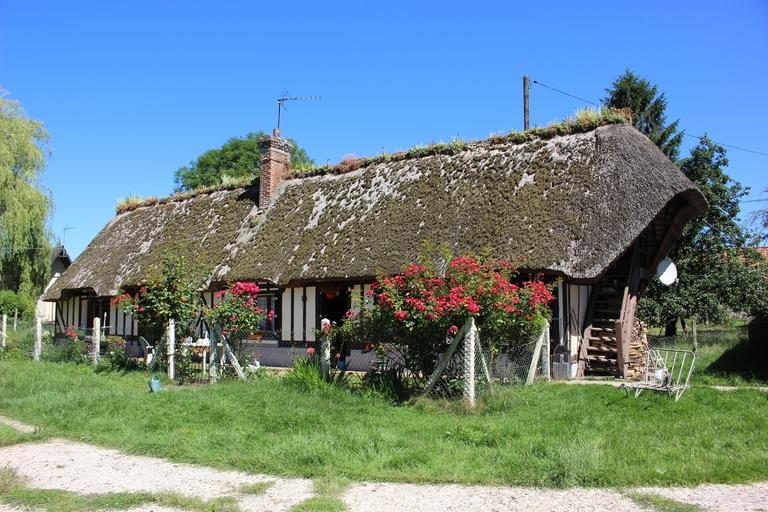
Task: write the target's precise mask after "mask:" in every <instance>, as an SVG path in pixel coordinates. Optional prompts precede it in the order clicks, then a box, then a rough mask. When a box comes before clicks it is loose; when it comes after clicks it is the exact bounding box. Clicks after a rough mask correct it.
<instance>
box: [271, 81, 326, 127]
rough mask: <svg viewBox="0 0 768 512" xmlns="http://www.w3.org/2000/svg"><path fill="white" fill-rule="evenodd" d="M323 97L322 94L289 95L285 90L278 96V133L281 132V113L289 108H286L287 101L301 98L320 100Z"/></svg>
mask: <svg viewBox="0 0 768 512" xmlns="http://www.w3.org/2000/svg"><path fill="white" fill-rule="evenodd" d="M319 99H321V97H320V96H288V92H287V91H283V94H281V95H280V97H279V98H277V133H278V134H279V133H280V114H282V112H283V110H287V109H286V108H285V102H286V101H299V100H302V101H303V100H319Z"/></svg>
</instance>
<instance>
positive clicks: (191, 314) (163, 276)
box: [112, 256, 202, 340]
mask: <svg viewBox="0 0 768 512" xmlns="http://www.w3.org/2000/svg"><path fill="white" fill-rule="evenodd" d="M192 275H194V272H192V271H191V270H190V268H189V264H188V262H187V261H186V259H185V258H184V257H183V256H171V257H169V258H167V259H166V260H165V261H164V262H163V268H162V272H161V273H160V275H159V276H156V277H154V278H152V279H150V280H149V282H148V283H147V284H146V285H145V286H142V287H141V288H140V289H139V293H138V294H135V295H131V294H130V293H126V292H125V291H123V293H122V294H121V295H118V296H117V297H115V298H114V299H112V303H113V304H117V305H119V306H121V307H122V308H123V310H124V311H125V312H126V313H128V314H130V315H131V316H133V317H134V318H136V319H137V320H138V321H139V323H140V327H139V331H140V332H141V333H142V335H143V336H144V337H145V338H147V339H149V340H157V339H159V338H160V337H161V336H162V334H163V333H164V331H165V326H166V325H167V324H168V320H169V319H171V318H173V319H174V320H175V321H176V325H177V328H182V326H186V325H188V324H190V323H191V321H192V320H193V319H194V318H195V317H196V316H197V314H198V313H199V312H200V309H201V306H202V301H201V298H200V292H199V288H200V283H199V282H197V281H196V280H195V279H193V278H192V277H191V276H192ZM177 339H178V336H177Z"/></svg>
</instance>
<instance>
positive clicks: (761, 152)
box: [531, 80, 768, 156]
mask: <svg viewBox="0 0 768 512" xmlns="http://www.w3.org/2000/svg"><path fill="white" fill-rule="evenodd" d="M531 82H533V83H534V84H536V85H540V86H542V87H544V88H546V89H549V90H551V91H555V92H557V93H560V94H563V95H565V96H568V97H569V98H573V99H576V100H579V101H583V102H584V103H588V104H590V105H593V106H595V107H602V106H603V105H600V104H599V103H595V102H594V101H590V100H588V99H585V98H582V97H580V96H576V95H575V94H571V93H569V92H565V91H563V90H562V89H558V88H556V87H552V86H550V85H546V84H543V83H541V82H539V81H538V80H531ZM680 133H682V134H683V135H685V136H686V137H692V138H694V139H699V140H701V139H703V138H704V135H691V134H689V133H685V131H683V132H680ZM710 140H712V139H710ZM712 142H713V143H714V144H717V145H718V146H723V147H726V148H731V149H736V150H738V151H744V152H746V153H753V154H755V155H761V156H768V153H766V152H764V151H756V150H754V149H748V148H744V147H741V146H735V145H733V144H725V143H723V142H717V141H716V140H712Z"/></svg>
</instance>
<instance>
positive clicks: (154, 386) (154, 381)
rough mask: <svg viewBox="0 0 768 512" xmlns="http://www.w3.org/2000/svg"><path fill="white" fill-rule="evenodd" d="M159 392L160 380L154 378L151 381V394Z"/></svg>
mask: <svg viewBox="0 0 768 512" xmlns="http://www.w3.org/2000/svg"><path fill="white" fill-rule="evenodd" d="M158 391H160V379H158V378H157V377H152V378H151V379H149V392H150V393H157V392H158Z"/></svg>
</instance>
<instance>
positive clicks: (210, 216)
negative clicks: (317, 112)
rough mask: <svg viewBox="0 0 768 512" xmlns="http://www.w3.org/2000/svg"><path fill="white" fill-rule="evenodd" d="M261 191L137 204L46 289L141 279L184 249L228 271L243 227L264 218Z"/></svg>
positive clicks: (105, 289)
mask: <svg viewBox="0 0 768 512" xmlns="http://www.w3.org/2000/svg"><path fill="white" fill-rule="evenodd" d="M257 198H258V193H255V191H253V190H251V189H242V188H240V189H235V190H219V191H214V192H208V193H202V194H197V195H194V196H191V197H187V198H185V199H176V200H173V201H164V202H155V203H153V204H151V205H149V206H136V207H134V208H132V209H129V210H127V211H125V212H123V213H119V214H117V215H116V216H115V217H114V218H113V219H112V220H111V221H110V222H109V223H108V224H107V225H106V226H105V227H104V229H102V230H101V232H100V233H99V234H98V235H96V238H94V239H93V241H92V242H91V243H90V244H89V245H88V247H87V248H86V249H85V251H83V253H82V254H81V255H80V256H79V257H78V258H77V259H76V260H75V262H74V263H73V264H72V266H70V267H69V268H68V269H67V270H66V271H65V272H64V273H63V274H62V275H61V277H60V278H59V279H58V280H57V281H56V283H55V284H54V285H53V286H52V287H51V288H50V289H49V290H48V292H46V296H45V297H46V298H47V299H49V300H50V299H56V298H58V297H59V296H60V294H61V292H62V291H64V290H78V289H85V290H88V291H89V292H91V291H92V292H94V293H96V295H99V296H111V295H116V294H117V292H118V290H119V289H120V287H122V286H133V285H140V284H142V283H143V282H145V281H146V279H147V277H148V276H151V275H152V274H153V273H155V272H157V271H158V270H159V267H160V266H161V264H162V260H163V258H164V256H165V255H167V254H170V253H172V252H175V251H178V252H181V253H184V254H185V255H186V256H187V258H188V260H189V261H190V262H191V263H192V265H193V266H194V267H196V268H199V269H201V270H202V271H203V272H206V273H207V274H208V275H210V276H211V277H214V276H222V277H223V276H224V275H225V274H226V273H227V270H228V267H227V266H226V262H227V261H228V260H229V259H230V258H231V257H233V256H236V255H237V248H234V247H233V246H234V244H235V241H236V240H237V236H238V233H239V232H240V231H242V230H244V229H248V228H250V227H251V226H252V225H255V224H257V223H258V222H259V220H260V213H259V210H258V206H257V204H256V201H257Z"/></svg>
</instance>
